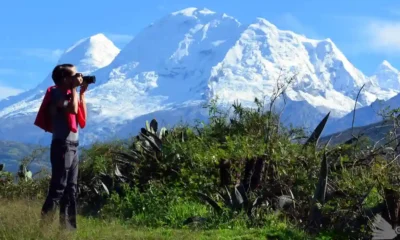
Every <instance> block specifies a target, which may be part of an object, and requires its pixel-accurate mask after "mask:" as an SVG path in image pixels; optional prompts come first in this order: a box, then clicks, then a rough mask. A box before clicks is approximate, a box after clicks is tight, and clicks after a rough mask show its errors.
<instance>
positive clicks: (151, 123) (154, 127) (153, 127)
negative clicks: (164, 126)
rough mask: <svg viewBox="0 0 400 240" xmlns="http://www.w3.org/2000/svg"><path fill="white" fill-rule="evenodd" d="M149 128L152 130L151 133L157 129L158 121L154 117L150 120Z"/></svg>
mask: <svg viewBox="0 0 400 240" xmlns="http://www.w3.org/2000/svg"><path fill="white" fill-rule="evenodd" d="M150 129H151V130H152V131H151V132H152V133H154V134H155V133H157V131H158V122H157V120H156V119H152V120H151V122H150Z"/></svg>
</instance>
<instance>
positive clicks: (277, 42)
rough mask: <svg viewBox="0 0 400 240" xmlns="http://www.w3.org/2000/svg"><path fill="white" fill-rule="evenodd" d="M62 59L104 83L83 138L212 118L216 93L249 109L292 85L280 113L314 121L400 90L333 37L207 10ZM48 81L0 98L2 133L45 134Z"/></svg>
mask: <svg viewBox="0 0 400 240" xmlns="http://www.w3.org/2000/svg"><path fill="white" fill-rule="evenodd" d="M60 62H69V63H73V64H76V65H77V68H78V70H80V71H86V72H87V74H89V73H90V74H93V75H96V77H97V79H98V81H97V82H96V83H95V84H92V85H91V86H90V88H89V91H88V93H87V102H88V108H89V120H88V121H89V122H88V125H87V128H85V130H83V131H81V141H82V142H83V144H88V143H92V142H93V141H98V140H99V141H103V140H106V139H110V138H113V137H122V136H128V135H129V134H136V131H137V130H138V129H139V128H140V127H142V126H143V124H144V120H149V119H151V118H153V117H156V118H157V119H158V120H159V121H160V122H162V123H165V124H167V125H173V124H175V123H176V122H179V121H180V120H183V121H186V122H191V121H193V120H195V119H198V118H200V119H205V118H206V115H207V111H205V110H204V109H202V108H201V105H202V104H204V103H207V102H208V101H209V100H210V99H212V98H215V97H218V98H219V99H220V100H221V101H222V103H229V104H231V103H233V101H235V100H239V101H240V102H242V103H243V104H244V105H247V106H251V105H252V104H253V102H254V98H255V97H258V98H260V99H262V98H264V97H266V98H267V99H268V98H271V97H273V95H274V93H275V92H276V91H277V90H279V89H280V88H282V86H286V85H287V89H286V91H285V94H284V96H285V97H284V98H280V99H278V101H277V109H278V110H279V109H281V108H283V107H285V111H284V114H283V115H282V117H283V120H284V122H286V123H294V124H295V125H297V126H306V127H314V126H315V124H317V123H318V122H319V121H320V120H321V118H322V116H324V115H325V114H326V113H327V112H329V111H330V112H331V116H332V117H334V118H340V117H343V116H345V115H346V114H348V113H349V112H351V111H352V109H353V107H354V104H355V100H356V97H357V93H358V91H359V89H360V88H361V87H362V86H364V88H363V91H362V92H361V94H360V97H359V98H358V104H357V107H363V106H368V105H370V104H371V103H373V102H375V101H376V100H377V99H382V100H387V99H389V98H391V97H393V96H395V95H396V94H397V93H398V88H391V87H387V86H385V87H381V86H380V84H382V81H381V75H376V76H375V77H367V76H365V75H364V74H363V73H362V72H361V71H359V70H358V69H357V68H355V67H354V66H353V65H352V64H351V63H350V62H349V61H348V59H347V58H346V57H345V56H344V54H343V53H342V52H341V51H340V50H339V49H338V48H337V46H336V45H335V44H334V43H333V41H332V40H330V39H323V40H314V39H308V38H306V37H305V36H302V35H299V34H296V33H293V32H291V31H283V30H280V29H278V28H277V27H276V26H275V25H273V24H272V23H270V22H268V21H267V20H265V19H262V18H256V19H255V21H253V22H252V23H250V24H243V23H241V22H239V21H238V20H237V19H235V18H233V17H231V16H228V15H226V14H222V13H215V12H213V11H211V10H208V9H196V8H187V9H184V10H181V11H177V12H174V13H171V14H169V15H167V16H165V17H163V18H161V19H159V20H158V21H156V22H154V23H153V24H151V25H149V26H147V27H146V28H144V29H143V30H142V31H141V32H140V33H139V34H138V35H137V36H135V38H134V39H133V40H132V41H131V42H130V43H129V44H128V45H127V46H126V47H125V48H124V49H122V50H121V51H119V50H118V49H117V48H116V47H115V46H114V44H112V42H111V41H110V40H108V39H106V38H105V37H104V35H102V34H98V35H95V36H92V37H90V38H87V39H85V40H81V41H79V42H78V43H77V44H74V45H73V46H72V47H71V48H69V49H68V50H67V51H66V52H65V54H64V55H63V56H62V57H61V59H60ZM49 79H50V78H49V76H48V77H47V78H46V80H45V81H44V82H43V83H42V84H40V85H39V86H38V87H37V88H36V89H34V90H31V91H28V93H29V92H31V93H29V94H28V93H22V94H20V95H18V96H16V97H14V98H10V99H9V100H6V101H1V102H0V124H2V128H1V131H2V133H3V134H1V138H4V139H8V140H19V141H27V142H37V138H40V137H41V136H44V132H43V131H40V129H37V127H35V126H33V121H34V117H35V116H36V115H35V114H36V112H37V110H38V108H39V105H40V102H41V99H42V97H43V91H44V90H45V89H46V88H47V87H48V86H49V85H51V84H52V82H50V81H49ZM50 80H51V79H50ZM289 83H290V84H289ZM47 135H48V134H47Z"/></svg>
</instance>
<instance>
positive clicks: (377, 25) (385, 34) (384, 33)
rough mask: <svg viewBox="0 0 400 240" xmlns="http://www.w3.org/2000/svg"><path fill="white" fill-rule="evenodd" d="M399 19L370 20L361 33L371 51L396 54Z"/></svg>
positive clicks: (399, 50)
mask: <svg viewBox="0 0 400 240" xmlns="http://www.w3.org/2000/svg"><path fill="white" fill-rule="evenodd" d="M399 32H400V21H385V20H375V19H374V20H370V21H369V22H368V23H367V25H366V26H365V28H364V30H363V32H362V34H363V35H364V36H365V37H366V41H367V43H368V45H369V47H370V48H371V50H373V51H377V52H381V53H387V54H398V53H399V52H400V35H399Z"/></svg>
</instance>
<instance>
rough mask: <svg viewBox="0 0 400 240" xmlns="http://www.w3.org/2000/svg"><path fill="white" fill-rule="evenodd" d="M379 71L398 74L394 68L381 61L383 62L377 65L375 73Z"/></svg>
mask: <svg viewBox="0 0 400 240" xmlns="http://www.w3.org/2000/svg"><path fill="white" fill-rule="evenodd" d="M380 71H392V72H398V70H397V69H396V68H394V67H393V66H392V64H390V63H389V62H388V61H386V60H383V62H382V63H381V64H380V65H379V67H378V70H377V72H380Z"/></svg>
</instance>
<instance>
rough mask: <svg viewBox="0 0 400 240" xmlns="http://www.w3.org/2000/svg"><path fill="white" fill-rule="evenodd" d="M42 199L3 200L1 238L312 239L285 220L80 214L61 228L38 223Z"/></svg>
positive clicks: (68, 239)
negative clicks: (72, 226) (184, 221)
mask: <svg viewBox="0 0 400 240" xmlns="http://www.w3.org/2000/svg"><path fill="white" fill-rule="evenodd" d="M40 207H41V202H38V201H24V200H18V201H4V200H1V201H0V239H7V240H14V239H15V240H22V239H55V240H59V239H65V240H72V239H96V240H100V239H113V240H117V239H174V240H179V239H221V240H222V239H310V238H308V237H306V235H305V234H304V233H302V232H301V231H295V230H290V229H289V227H288V226H287V225H286V224H285V223H283V222H275V223H273V222H271V226H266V227H264V228H261V229H247V228H245V227H244V226H243V227H240V226H238V227H236V228H235V229H220V230H209V231H201V230H196V229H171V228H168V229H166V228H145V227H139V228H138V227H135V226H134V225H130V224H127V223H126V222H123V221H121V220H105V219H100V218H90V217H83V216H78V230H77V231H76V232H66V231H62V230H60V229H59V227H58V226H59V225H58V221H57V219H54V221H53V223H52V224H51V225H47V226H45V227H44V228H40V227H39V219H40Z"/></svg>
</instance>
